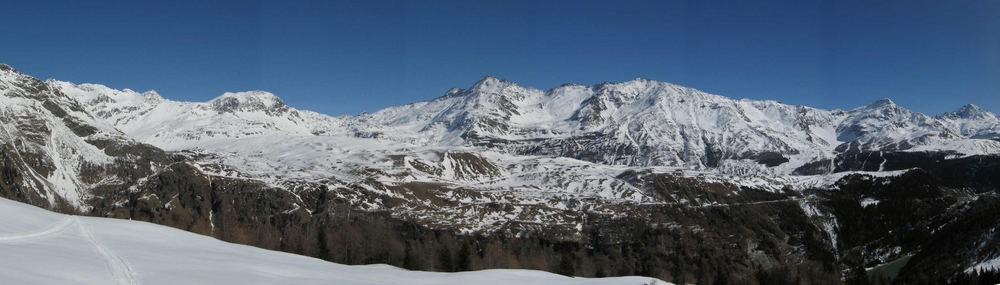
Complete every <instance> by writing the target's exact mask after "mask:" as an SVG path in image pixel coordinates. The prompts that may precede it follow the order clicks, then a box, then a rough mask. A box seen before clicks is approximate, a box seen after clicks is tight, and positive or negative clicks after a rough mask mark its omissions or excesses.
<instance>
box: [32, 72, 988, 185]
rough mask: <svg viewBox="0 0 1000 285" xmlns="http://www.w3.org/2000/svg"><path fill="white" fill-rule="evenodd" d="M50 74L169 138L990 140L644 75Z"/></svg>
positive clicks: (976, 147) (788, 143)
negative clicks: (347, 109)
mask: <svg viewBox="0 0 1000 285" xmlns="http://www.w3.org/2000/svg"><path fill="white" fill-rule="evenodd" d="M50 82H51V84H53V85H55V86H56V87H57V88H58V89H60V90H62V91H63V92H64V93H67V94H70V95H71V96H75V97H77V98H79V99H80V100H81V101H83V102H89V103H88V104H86V105H87V106H88V109H89V110H91V112H92V113H95V114H98V115H99V116H101V117H103V118H105V119H108V121H109V123H111V124H114V125H115V126H116V127H118V128H119V129H121V130H122V131H124V132H125V133H127V134H129V136H131V137H134V138H136V139H138V140H140V141H143V142H147V143H151V144H153V145H156V146H159V147H161V148H164V149H170V150H180V149H190V148H198V147H201V146H202V144H204V143H207V142H209V141H216V140H221V141H225V140H229V139H238V138H244V137H255V136H273V135H295V136H310V135H318V136H355V137H362V138H380V139H382V140H386V141H392V142H396V143H399V144H400V145H434V146H441V147H453V146H473V147H477V148H480V149H482V148H485V149H492V150H497V151H501V152H506V153H513V154H521V155H545V156H565V157H570V158H575V159H580V160H585V161H591V162H595V163H601V164H613V165H632V166H676V167H684V168H688V169H697V170H707V169H714V170H717V171H721V172H724V173H729V174H739V175H774V174H778V175H785V174H791V173H794V172H795V170H796V169H798V168H800V167H803V166H804V165H806V164H808V163H811V162H816V161H822V160H829V159H834V158H835V157H836V156H837V155H838V154H840V153H843V152H845V151H859V152H860V151H927V150H938V151H955V152H957V153H959V154H964V155H974V154H990V153H998V152H1000V142H998V141H996V140H989V139H986V138H990V135H991V134H994V133H996V132H995V131H996V130H998V129H1000V121H998V120H997V119H996V116H995V115H993V114H992V113H989V112H986V111H984V110H981V109H978V108H976V107H974V106H972V107H969V106H967V107H963V109H961V110H959V111H956V112H953V113H949V114H945V115H942V116H938V117H929V116H927V115H924V114H920V113H916V112H912V111H909V110H907V109H905V108H902V107H900V106H898V105H896V104H895V103H893V102H892V101H891V100H889V99H881V100H878V101H876V102H874V103H872V104H870V105H868V106H862V107H859V108H856V109H853V110H850V111H841V110H833V111H827V110H820V109H815V108H809V107H804V106H791V105H785V104H781V103H779V102H775V101H757V100H746V99H743V100H733V99H729V98H727V97H723V96H718V95H712V94H708V93H704V92H701V91H698V90H695V89H691V88H686V87H682V86H677V85H673V84H669V83H664V82H658V81H653V80H647V79H636V80H632V81H628V82H623V83H603V84H598V85H593V86H583V85H573V84H570V85H563V86H560V87H557V88H555V89H551V90H548V91H542V90H537V89H532V88H525V87H521V86H518V85H517V84H515V83H513V82H510V81H506V80H502V79H498V78H495V77H491V76H488V77H486V78H483V79H482V80H480V81H479V82H477V83H476V84H474V85H473V86H472V87H470V88H468V89H452V90H449V91H448V92H447V93H446V94H445V95H443V96H441V97H438V98H436V99H433V100H430V101H425V102H419V103H414V104H409V105H404V106H398V107H390V108H386V109H384V110H381V111H378V112H375V113H372V114H363V115H360V116H353V117H352V116H341V117H330V116H325V115H322V114H318V113H314V112H308V111H300V110H296V109H293V108H290V107H288V106H286V105H284V103H283V102H282V101H281V100H280V99H279V98H278V97H276V96H274V95H273V94H271V93H267V92H262V91H251V92H242V93H226V94H224V95H222V96H220V97H219V98H216V99H213V100H211V101H209V102H205V103H190V102H174V101H169V100H163V99H162V98H160V97H159V96H158V95H156V94H155V92H147V93H143V94H140V93H136V92H132V91H130V90H127V89H126V90H122V91H118V90H110V89H107V88H106V87H103V86H99V87H94V85H88V84H82V85H74V84H71V83H66V82H59V81H50ZM122 94H125V95H127V96H123V95H122Z"/></svg>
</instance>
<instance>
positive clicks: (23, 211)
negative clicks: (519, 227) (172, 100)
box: [0, 199, 668, 285]
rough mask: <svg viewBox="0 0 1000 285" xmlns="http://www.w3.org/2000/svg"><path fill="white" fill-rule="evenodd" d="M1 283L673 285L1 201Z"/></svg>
mask: <svg viewBox="0 0 1000 285" xmlns="http://www.w3.org/2000/svg"><path fill="white" fill-rule="evenodd" d="M0 217H2V218H0V283H3V284H545V285H558V284H633V285H638V284H652V283H654V282H655V284H668V283H666V282H663V281H660V280H656V279H652V278H648V277H613V278H573V277H566V276H562V275H556V274H552V273H547V272H542V271H534V270H483V271H471V272H461V273H438V272H423V271H409V270H404V269H400V268H396V267H392V266H388V265H366V266H348V265H341V264H336V263H331V262H326V261H323V260H320V259H315V258H310V257H305V256H299V255H294V254H289V253H283V252H277V251H270V250H264V249H259V248H255V247H250V246H244V245H238V244H232V243H227V242H223V241H220V240H217V239H214V238H211V237H207V236H202V235H197V234H193V233H189V232H185V231H182V230H177V229H173V228H169V227H165V226H159V225H154V224H150V223H145V222H137V221H128V220H118V219H108V218H92V217H78V216H68V215H62V214H57V213H53V212H49V211H47V210H43V209H40V208H36V207H34V206H30V205H27V204H22V203H18V202H14V201H11V200H7V199H0Z"/></svg>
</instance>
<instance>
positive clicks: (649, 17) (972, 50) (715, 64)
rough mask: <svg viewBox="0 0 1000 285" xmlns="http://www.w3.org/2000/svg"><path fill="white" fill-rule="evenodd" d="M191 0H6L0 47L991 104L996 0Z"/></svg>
mask: <svg viewBox="0 0 1000 285" xmlns="http://www.w3.org/2000/svg"><path fill="white" fill-rule="evenodd" d="M8 2H9V3H8ZM202 2H210V1H162V2H158V1H120V2H104V1H16V2H11V1H7V0H0V21H2V23H3V24H2V25H0V38H2V40H0V62H3V63H7V64H10V65H12V66H14V67H15V68H18V69H20V70H22V71H25V72H27V73H29V74H32V75H35V76H37V77H40V78H43V79H44V78H56V79H60V80H68V81H73V82H94V83H102V84H105V85H108V86H110V87H113V88H130V89H134V90H139V91H144V90H149V89H155V90H157V91H159V92H160V93H161V94H162V95H163V96H165V97H167V98H171V99H176V100H192V101H205V100H209V99H211V98H214V97H216V96H218V95H220V94H221V93H223V92H225V91H242V90H252V89H259V90H267V91H271V92H274V93H275V94H277V95H278V96H281V97H282V98H284V99H285V101H286V102H287V103H288V104H289V105H292V106H294V107H297V108H302V109H309V110H315V111H319V112H324V113H328V114H331V115H339V114H345V113H347V114H356V113H358V112H361V111H363V110H364V111H369V112H370V111H374V110H377V109H380V108H383V107H386V106H390V105H399V104H405V103H410V102H415V101H420V100H426V99H430V98H434V97H437V96H439V95H441V94H442V93H444V92H445V91H446V90H447V89H449V88H451V87H467V86H469V85H471V84H472V83H474V82H475V81H476V80H478V79H480V78H482V77H483V76H484V75H487V74H491V75H495V76H497V77H501V78H506V79H509V80H512V81H514V82H517V83H519V84H521V85H525V86H530V87H535V88H541V89H549V88H552V87H555V86H558V85H559V84H562V83H570V82H573V83H583V84H594V83H600V82H605V81H627V80H631V79H633V78H636V77H644V78H649V79H655V80H661V81H667V82H672V83H676V84H680V85H685V86H689V87H694V88H698V89H701V90H705V91H708V92H712V93H716V94H721V95H726V96H729V97H734V98H755V99H775V100H779V101H782V102H785V103H789V104H802V105H810V106H815V107H820V108H827V109H832V108H844V109H846V108H853V107H856V106H860V105H864V104H868V103H870V102H872V101H874V100H876V99H878V98H881V97H889V98H892V99H893V100H894V101H896V102H897V103H898V104H900V105H903V106H905V107H908V108H911V109H913V110H916V111H921V112H926V113H931V114H935V113H940V112H944V111H949V110H952V109H955V108H958V107H959V106H961V105H963V104H966V103H973V104H977V105H980V106H982V107H984V108H986V109H989V110H993V111H1000V2H998V1H818V2H814V1H766V3H750V2H757V1H720V2H714V1H686V2H685V1H680V2H668V1H649V2H646V1H639V2H631V1H605V2H583V1H523V2H522V1H454V2H452V1H412V2H395V1H391V2H382V1H351V2H340V1H305V2H299V1H273V2H271V1H265V2H253V1H233V2H223V1H220V2H213V3H202ZM760 2H765V1H760Z"/></svg>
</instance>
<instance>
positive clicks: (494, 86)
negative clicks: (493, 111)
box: [469, 75, 515, 91]
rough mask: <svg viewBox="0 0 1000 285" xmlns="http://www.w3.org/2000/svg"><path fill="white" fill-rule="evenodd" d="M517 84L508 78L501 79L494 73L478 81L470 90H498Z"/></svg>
mask: <svg viewBox="0 0 1000 285" xmlns="http://www.w3.org/2000/svg"><path fill="white" fill-rule="evenodd" d="M511 85H515V84H514V82H511V81H508V80H506V79H500V78H497V77H495V76H493V75H487V76H486V77H483V79H480V80H479V81H476V83H475V84H473V85H472V88H469V90H473V91H498V90H501V89H503V88H505V87H507V86H511Z"/></svg>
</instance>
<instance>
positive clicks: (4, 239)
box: [0, 217, 76, 242]
mask: <svg viewBox="0 0 1000 285" xmlns="http://www.w3.org/2000/svg"><path fill="white" fill-rule="evenodd" d="M74 221H76V219H74V218H71V217H65V218H63V219H62V221H59V222H58V223H56V224H55V225H53V226H51V227H49V228H47V229H44V230H41V231H37V232H33V233H28V234H18V235H11V236H0V242H17V241H23V240H32V239H37V238H41V237H44V236H47V235H51V234H54V233H58V232H61V231H63V230H65V229H66V228H67V227H69V225H70V224H72V223H73V222H74Z"/></svg>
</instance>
